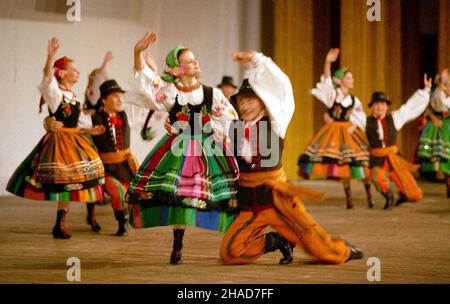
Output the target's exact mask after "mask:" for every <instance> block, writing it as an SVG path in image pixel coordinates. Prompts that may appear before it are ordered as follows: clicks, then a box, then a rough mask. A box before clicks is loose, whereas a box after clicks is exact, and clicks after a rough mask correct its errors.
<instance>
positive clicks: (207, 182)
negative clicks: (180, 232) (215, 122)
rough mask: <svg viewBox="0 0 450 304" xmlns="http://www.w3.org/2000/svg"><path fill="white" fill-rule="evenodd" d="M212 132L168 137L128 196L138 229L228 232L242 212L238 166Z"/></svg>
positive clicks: (141, 170)
mask: <svg viewBox="0 0 450 304" xmlns="http://www.w3.org/2000/svg"><path fill="white" fill-rule="evenodd" d="M208 136H209V135H208V134H200V135H195V136H192V135H185V134H180V135H177V136H174V135H170V136H169V135H166V136H165V137H163V138H162V139H161V141H160V142H159V143H158V144H157V145H156V146H155V147H154V148H153V150H152V151H151V152H150V154H149V155H148V156H147V158H146V159H145V161H144V162H143V163H142V165H141V167H140V168H139V170H138V172H137V174H136V176H135V177H134V179H133V180H132V182H131V184H130V187H129V189H128V192H127V197H126V201H127V202H128V203H129V204H130V208H131V209H130V211H131V212H130V214H131V216H130V224H131V225H132V226H133V227H135V228H149V227H155V226H167V225H187V226H196V227H200V228H205V229H210V230H217V231H222V232H223V231H225V230H226V228H227V227H228V225H229V224H231V222H232V221H233V220H234V218H235V214H236V211H237V210H236V199H235V197H236V188H237V179H238V177H237V174H238V168H237V164H236V160H235V159H234V157H233V156H231V154H227V153H226V151H225V150H224V149H223V147H219V145H216V146H214V145H213V142H212V141H211V140H210V139H208Z"/></svg>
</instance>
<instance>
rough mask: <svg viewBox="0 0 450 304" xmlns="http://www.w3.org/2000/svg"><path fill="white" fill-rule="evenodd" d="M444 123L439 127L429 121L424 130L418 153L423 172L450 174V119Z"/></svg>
mask: <svg viewBox="0 0 450 304" xmlns="http://www.w3.org/2000/svg"><path fill="white" fill-rule="evenodd" d="M442 123H443V125H442V127H437V126H435V125H434V124H433V122H432V121H429V122H428V123H427V124H426V125H425V127H424V128H423V130H422V133H421V135H420V139H419V149H418V152H417V156H418V160H419V162H420V164H421V171H422V172H438V171H441V172H443V173H446V174H450V162H449V161H450V118H444V119H442Z"/></svg>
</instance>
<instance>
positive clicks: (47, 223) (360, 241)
mask: <svg viewBox="0 0 450 304" xmlns="http://www.w3.org/2000/svg"><path fill="white" fill-rule="evenodd" d="M305 184H310V185H313V186H314V187H316V189H318V190H324V191H325V190H326V191H328V195H327V199H326V201H325V202H324V203H321V204H314V203H307V204H306V205H307V209H308V210H309V211H310V213H311V214H312V215H313V216H314V218H315V219H316V220H317V221H318V222H319V223H320V224H321V225H322V226H323V227H324V228H325V229H327V230H328V231H329V232H330V233H331V234H332V235H333V236H340V237H344V238H346V239H347V240H348V241H350V242H352V243H354V244H356V245H358V246H360V247H361V248H362V249H363V250H364V251H365V253H366V257H365V258H364V259H363V260H359V261H351V262H349V263H347V264H344V265H339V266H327V265H317V264H316V263H314V262H313V260H312V259H311V258H310V257H308V256H307V255H306V254H304V253H303V252H302V251H301V250H300V249H296V251H295V257H296V259H295V261H294V263H293V264H292V265H288V266H279V265H278V264H277V263H278V259H279V256H280V254H279V253H271V254H268V255H266V256H264V257H263V258H261V259H260V260H259V261H258V262H257V263H254V264H251V265H246V266H225V265H222V264H221V262H220V260H219V257H218V252H219V246H220V241H221V238H222V235H221V234H220V233H216V232H211V231H206V230H201V229H196V228H188V230H187V232H186V236H185V250H184V264H182V265H179V266H172V265H169V264H168V259H169V255H170V251H171V243H172V234H171V229H170V228H169V227H161V228H154V229H146V230H132V229H130V232H129V235H128V237H125V238H117V237H115V236H112V234H113V233H114V232H115V229H116V223H115V220H114V216H113V211H112V209H111V207H110V206H99V207H97V218H98V221H99V223H100V225H101V226H102V228H103V231H102V233H101V234H100V235H97V234H94V233H92V232H91V231H90V228H89V226H88V225H87V224H86V220H85V216H86V211H85V206H83V204H80V203H74V204H72V206H71V211H70V213H69V219H68V226H69V229H70V232H71V233H72V235H73V237H72V239H71V240H68V241H66V240H53V239H52V236H51V234H50V232H51V229H52V227H53V224H54V221H55V213H56V211H55V208H56V207H55V203H51V202H32V201H26V200H23V199H19V198H14V197H3V198H0V214H1V215H2V220H1V221H0V283H68V281H67V279H66V272H67V270H68V269H69V266H66V260H67V259H68V258H69V257H78V258H79V259H80V261H81V283H369V282H368V281H367V278H366V273H367V270H368V268H369V267H368V266H367V265H366V261H367V258H369V257H378V258H379V259H380V260H381V283H450V199H446V198H445V196H444V195H445V185H444V184H434V183H425V182H422V183H421V185H422V187H423V189H424V192H425V193H426V195H425V198H424V199H423V201H422V202H421V203H419V204H417V205H412V204H407V205H403V206H401V207H399V208H396V209H394V210H393V211H391V212H386V211H383V210H381V208H382V206H383V205H384V201H383V198H382V197H381V196H380V195H379V194H376V196H375V197H376V199H377V203H378V204H377V209H376V210H369V209H367V207H366V203H365V194H364V190H363V187H362V184H361V183H359V182H353V191H354V201H355V204H356V209H354V210H350V211H347V210H345V201H344V200H345V198H344V191H343V189H342V188H341V184H340V183H338V182H318V181H313V182H305Z"/></svg>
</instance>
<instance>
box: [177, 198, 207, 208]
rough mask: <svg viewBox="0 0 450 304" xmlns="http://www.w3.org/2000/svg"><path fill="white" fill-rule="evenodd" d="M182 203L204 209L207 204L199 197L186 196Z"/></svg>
mask: <svg viewBox="0 0 450 304" xmlns="http://www.w3.org/2000/svg"><path fill="white" fill-rule="evenodd" d="M181 203H182V204H183V205H184V206H186V207H193V208H197V209H202V210H204V209H206V206H207V205H206V202H205V201H204V200H201V199H199V198H197V197H194V198H189V197H186V198H184V199H183V200H182V201H181Z"/></svg>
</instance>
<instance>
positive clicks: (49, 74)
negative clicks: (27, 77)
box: [38, 37, 64, 113]
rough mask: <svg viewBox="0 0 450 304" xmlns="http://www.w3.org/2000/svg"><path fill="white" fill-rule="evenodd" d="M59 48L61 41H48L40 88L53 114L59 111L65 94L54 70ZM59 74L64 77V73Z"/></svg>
mask: <svg viewBox="0 0 450 304" xmlns="http://www.w3.org/2000/svg"><path fill="white" fill-rule="evenodd" d="M59 46H60V44H59V40H58V39H57V38H55V37H54V38H52V39H50V40H49V41H48V46H47V60H46V62H45V66H44V70H43V78H42V82H41V84H40V85H39V86H38V88H39V91H40V92H41V94H42V97H43V99H44V101H45V103H46V104H47V105H48V107H49V108H50V111H51V112H52V113H54V112H56V110H57V109H58V106H59V104H60V103H61V101H62V96H63V93H62V91H61V89H60V88H59V85H58V81H57V80H56V78H55V76H54V74H55V70H54V68H53V61H54V59H55V55H56V52H57V51H58V49H59ZM57 72H58V73H60V76H63V73H64V71H57Z"/></svg>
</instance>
